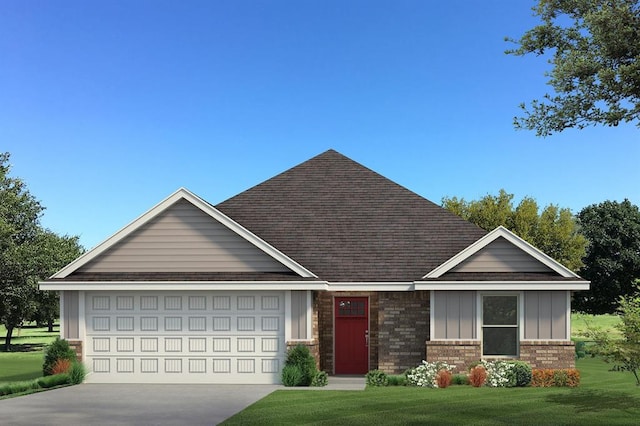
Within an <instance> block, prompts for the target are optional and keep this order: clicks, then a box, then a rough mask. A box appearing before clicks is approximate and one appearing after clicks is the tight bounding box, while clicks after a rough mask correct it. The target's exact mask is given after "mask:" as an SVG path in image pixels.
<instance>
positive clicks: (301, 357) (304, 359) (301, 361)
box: [282, 345, 318, 386]
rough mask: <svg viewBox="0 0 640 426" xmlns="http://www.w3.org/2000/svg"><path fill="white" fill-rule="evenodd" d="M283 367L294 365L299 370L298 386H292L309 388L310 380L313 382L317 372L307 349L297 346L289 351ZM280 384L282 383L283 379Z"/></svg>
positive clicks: (314, 361)
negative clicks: (300, 376)
mask: <svg viewBox="0 0 640 426" xmlns="http://www.w3.org/2000/svg"><path fill="white" fill-rule="evenodd" d="M284 365H285V367H286V366H287V365H296V366H298V368H299V369H300V373H301V375H302V378H301V380H300V384H298V385H293V386H309V385H310V384H311V380H313V377H314V376H315V375H316V373H317V371H318V369H317V368H316V360H315V359H314V358H313V356H312V355H311V353H310V352H309V348H308V347H306V346H304V345H297V346H295V347H293V348H291V349H289V352H287V360H286V361H285V363H284ZM283 371H284V369H283ZM282 382H283V383H284V379H283V381H282ZM285 386H286V385H285Z"/></svg>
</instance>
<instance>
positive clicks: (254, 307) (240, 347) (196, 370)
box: [85, 291, 285, 383]
mask: <svg viewBox="0 0 640 426" xmlns="http://www.w3.org/2000/svg"><path fill="white" fill-rule="evenodd" d="M85 303H86V307H85V316H86V327H85V330H86V337H87V339H86V342H87V346H86V349H85V355H86V362H87V365H88V367H89V369H90V370H91V371H92V373H91V374H90V375H89V377H88V378H87V380H88V381H89V382H93V383H279V381H280V369H281V367H282V365H283V362H284V353H285V341H284V294H283V293H282V292H266V291H265V292H87V293H86V296H85Z"/></svg>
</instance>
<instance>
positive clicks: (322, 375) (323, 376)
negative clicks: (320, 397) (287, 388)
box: [311, 371, 329, 387]
mask: <svg viewBox="0 0 640 426" xmlns="http://www.w3.org/2000/svg"><path fill="white" fill-rule="evenodd" d="M328 384H329V375H328V374H327V373H326V372H325V371H318V372H316V375H315V376H313V378H312V379H311V386H314V387H322V386H327V385H328Z"/></svg>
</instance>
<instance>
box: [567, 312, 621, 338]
mask: <svg viewBox="0 0 640 426" xmlns="http://www.w3.org/2000/svg"><path fill="white" fill-rule="evenodd" d="M618 323H620V317H618V316H617V315H612V314H606V315H588V314H576V313H573V314H571V336H572V337H573V338H574V339H576V340H583V339H584V337H581V334H582V333H584V332H585V331H586V330H587V326H590V327H598V328H602V329H605V330H611V333H612V334H615V335H619V334H620V331H619V330H618V329H617V328H616V324H618Z"/></svg>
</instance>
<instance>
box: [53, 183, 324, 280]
mask: <svg viewBox="0 0 640 426" xmlns="http://www.w3.org/2000/svg"><path fill="white" fill-rule="evenodd" d="M181 199H185V200H187V201H189V202H190V203H191V204H193V205H194V206H196V207H197V208H199V209H200V210H202V211H203V212H204V213H206V214H208V215H209V216H211V217H212V218H213V219H215V220H217V221H218V222H220V223H221V224H223V225H224V226H226V227H227V228H229V229H230V230H232V231H233V232H235V233H236V234H238V235H239V236H240V237H242V238H244V239H245V240H247V241H248V242H250V243H251V244H253V245H254V246H256V247H257V248H259V249H260V250H262V251H263V252H264V253H266V254H267V255H269V256H271V257H272V258H274V259H275V260H277V261H278V262H280V263H282V264H283V265H284V266H286V267H287V268H289V269H291V270H292V271H293V272H295V273H297V274H298V275H300V276H302V277H305V278H317V276H316V275H315V274H314V273H313V272H311V271H309V270H308V269H306V268H305V267H303V266H302V265H300V264H299V263H297V262H295V261H294V260H293V259H291V258H290V257H288V256H286V255H285V254H283V253H282V252H280V251H279V250H277V249H276V248H275V247H273V246H272V245H270V244H269V243H267V242H266V241H264V240H262V239H261V238H259V237H258V236H256V235H255V234H253V233H252V232H251V231H249V230H248V229H246V228H245V227H243V226H242V225H240V224H239V223H237V222H236V221H234V220H233V219H231V218H230V217H228V216H227V215H225V214H224V213H222V212H221V211H219V210H217V209H216V208H215V207H213V206H212V205H211V204H209V203H207V202H206V201H204V200H203V199H202V198H200V197H198V196H197V195H195V194H193V193H192V192H190V191H189V190H187V189H185V188H180V189H178V190H177V191H176V192H174V193H173V194H171V195H169V196H168V197H167V198H165V199H164V200H162V201H161V202H160V203H158V204H156V205H155V206H154V207H152V208H151V209H150V210H148V211H147V212H146V213H144V214H143V215H142V216H140V217H138V218H137V219H135V220H134V221H133V222H131V223H129V224H128V225H127V226H125V227H124V228H122V229H121V230H119V231H118V232H116V233H115V234H113V235H112V236H111V237H109V238H108V239H107V240H105V241H103V242H102V243H100V244H98V245H97V246H96V247H94V248H93V249H91V250H89V251H88V252H86V253H85V254H83V255H82V256H80V257H79V258H77V259H76V260H74V261H73V262H71V263H70V264H68V265H67V266H65V267H64V268H62V269H61V270H60V271H58V272H56V273H55V274H54V275H52V276H51V278H66V277H67V276H69V274H71V273H72V272H74V271H76V270H78V269H79V268H81V267H82V266H84V265H86V264H87V263H89V262H90V261H92V260H93V259H95V258H96V257H98V256H99V255H101V254H102V253H104V252H105V251H107V250H108V249H109V248H111V247H113V246H114V245H115V244H117V243H118V242H119V241H121V240H122V239H124V238H125V237H127V236H128V235H130V234H131V233H133V232H134V231H135V230H137V229H139V228H140V227H142V226H143V225H144V224H145V223H147V222H149V221H150V220H151V219H153V218H155V217H156V216H158V215H159V214H160V213H162V212H163V211H165V210H166V209H167V208H169V207H170V206H172V205H173V204H175V203H176V202H177V201H179V200H181Z"/></svg>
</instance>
